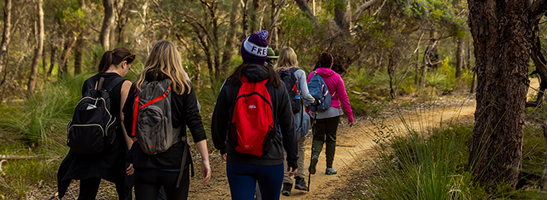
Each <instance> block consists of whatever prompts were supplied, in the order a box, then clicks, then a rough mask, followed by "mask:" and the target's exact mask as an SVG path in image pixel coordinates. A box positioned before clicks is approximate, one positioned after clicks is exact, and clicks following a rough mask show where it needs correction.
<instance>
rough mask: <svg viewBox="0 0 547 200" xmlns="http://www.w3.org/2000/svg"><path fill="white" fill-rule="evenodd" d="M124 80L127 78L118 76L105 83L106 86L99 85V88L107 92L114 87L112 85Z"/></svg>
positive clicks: (114, 85)
mask: <svg viewBox="0 0 547 200" xmlns="http://www.w3.org/2000/svg"><path fill="white" fill-rule="evenodd" d="M102 78H103V77H101V79H102ZM125 80H127V79H125V78H124V77H121V76H118V77H116V78H115V79H114V80H112V81H110V83H108V85H106V87H99V88H104V89H105V90H106V91H107V92H110V90H112V89H114V87H116V85H118V84H119V83H120V82H123V81H125Z"/></svg>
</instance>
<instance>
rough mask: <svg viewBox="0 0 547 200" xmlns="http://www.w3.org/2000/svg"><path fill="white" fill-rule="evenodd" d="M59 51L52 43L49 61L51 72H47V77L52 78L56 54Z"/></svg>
mask: <svg viewBox="0 0 547 200" xmlns="http://www.w3.org/2000/svg"><path fill="white" fill-rule="evenodd" d="M56 51H57V47H55V45H53V43H51V55H49V56H50V59H49V70H48V71H47V76H50V75H51V73H52V72H53V67H55V58H56V57H55V53H56Z"/></svg>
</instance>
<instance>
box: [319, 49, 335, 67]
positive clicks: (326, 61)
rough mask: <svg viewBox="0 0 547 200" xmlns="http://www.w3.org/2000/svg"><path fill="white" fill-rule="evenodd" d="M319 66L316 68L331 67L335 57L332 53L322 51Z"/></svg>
mask: <svg viewBox="0 0 547 200" xmlns="http://www.w3.org/2000/svg"><path fill="white" fill-rule="evenodd" d="M318 63H319V67H316V68H330V67H331V65H332V63H333V58H332V55H330V53H327V52H323V53H321V56H319V62H318Z"/></svg>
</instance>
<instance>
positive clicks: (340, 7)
mask: <svg viewBox="0 0 547 200" xmlns="http://www.w3.org/2000/svg"><path fill="white" fill-rule="evenodd" d="M334 2H335V3H334V4H335V6H334V21H335V22H336V25H338V28H340V29H341V30H343V31H347V32H349V23H348V19H347V16H346V10H347V9H346V8H347V7H348V6H349V1H348V0H335V1H334Z"/></svg>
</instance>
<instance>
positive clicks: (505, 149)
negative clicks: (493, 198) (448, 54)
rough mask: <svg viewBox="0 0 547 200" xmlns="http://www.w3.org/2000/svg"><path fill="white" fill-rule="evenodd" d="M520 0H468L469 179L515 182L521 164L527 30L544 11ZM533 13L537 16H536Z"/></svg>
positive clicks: (544, 5)
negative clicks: (473, 83)
mask: <svg viewBox="0 0 547 200" xmlns="http://www.w3.org/2000/svg"><path fill="white" fill-rule="evenodd" d="M523 1H524V0H521V1H482V0H469V11H470V12H469V20H468V23H469V27H470V29H471V34H472V36H473V46H474V49H475V58H476V72H477V94H476V100H477V108H476V111H475V128H474V130H473V137H472V139H471V144H470V148H469V161H468V167H469V169H470V170H471V171H472V173H473V175H474V176H473V179H474V181H477V182H480V183H483V184H485V185H488V186H495V185H496V184H499V183H502V182H505V183H508V184H510V185H513V186H515V185H516V184H517V182H518V175H519V172H520V168H521V165H522V146H523V142H522V137H523V133H524V131H523V128H524V114H525V107H524V106H525V101H526V93H527V91H528V87H527V85H526V84H524V83H523V80H526V79H527V78H528V74H527V72H528V62H529V59H530V52H531V47H532V42H533V30H534V29H537V28H538V27H537V25H538V22H539V19H540V18H541V16H542V15H543V14H544V13H545V10H546V9H547V1H546V0H537V1H535V2H534V3H533V5H532V6H531V7H526V6H525V2H523ZM538 16H539V17H538Z"/></svg>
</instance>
